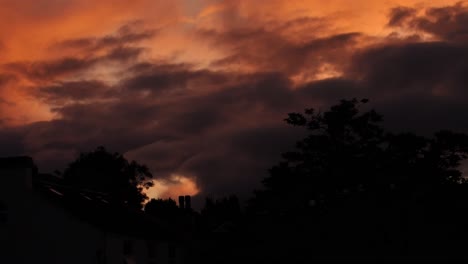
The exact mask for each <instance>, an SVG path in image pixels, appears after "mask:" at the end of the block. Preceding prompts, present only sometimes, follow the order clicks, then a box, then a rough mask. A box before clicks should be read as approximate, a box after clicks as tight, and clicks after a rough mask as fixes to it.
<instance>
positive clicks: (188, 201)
mask: <svg viewBox="0 0 468 264" xmlns="http://www.w3.org/2000/svg"><path fill="white" fill-rule="evenodd" d="M185 209H187V210H191V209H192V200H191V197H190V195H185Z"/></svg>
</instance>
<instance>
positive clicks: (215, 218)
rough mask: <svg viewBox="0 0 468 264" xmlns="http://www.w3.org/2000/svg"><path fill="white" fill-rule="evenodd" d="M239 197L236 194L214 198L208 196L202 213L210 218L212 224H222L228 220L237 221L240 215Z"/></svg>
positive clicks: (206, 217)
mask: <svg viewBox="0 0 468 264" xmlns="http://www.w3.org/2000/svg"><path fill="white" fill-rule="evenodd" d="M240 214H241V210H240V205H239V199H238V198H237V196H235V195H231V196H229V197H223V198H221V199H213V198H210V197H207V198H206V200H205V206H204V207H203V209H202V210H201V215H202V216H203V217H204V218H205V219H209V221H210V222H212V224H221V223H223V222H226V221H235V220H237V218H238V217H239V216H240Z"/></svg>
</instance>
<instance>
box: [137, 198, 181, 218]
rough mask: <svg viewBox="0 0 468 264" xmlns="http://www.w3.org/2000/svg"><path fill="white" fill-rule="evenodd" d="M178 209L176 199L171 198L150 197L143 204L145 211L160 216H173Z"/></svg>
mask: <svg viewBox="0 0 468 264" xmlns="http://www.w3.org/2000/svg"><path fill="white" fill-rule="evenodd" d="M178 210H179V208H178V207H177V204H176V201H174V200H172V199H171V198H169V199H166V200H164V199H151V200H150V201H149V202H148V203H146V205H145V213H147V214H150V215H153V216H157V217H161V218H173V217H175V216H176V215H177V214H178Z"/></svg>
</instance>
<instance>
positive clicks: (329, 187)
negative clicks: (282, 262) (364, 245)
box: [251, 99, 468, 213]
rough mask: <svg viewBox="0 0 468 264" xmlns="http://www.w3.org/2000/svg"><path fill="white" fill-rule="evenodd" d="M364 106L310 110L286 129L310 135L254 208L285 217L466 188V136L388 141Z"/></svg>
mask: <svg viewBox="0 0 468 264" xmlns="http://www.w3.org/2000/svg"><path fill="white" fill-rule="evenodd" d="M367 102H368V100H367V99H364V100H361V101H358V100H356V99H352V100H342V101H341V102H340V104H338V105H335V106H332V107H331V108H330V110H329V111H326V112H324V113H321V112H316V111H315V110H314V109H306V110H305V112H304V114H301V113H291V114H289V116H288V118H286V119H285V121H286V122H287V123H288V124H290V125H292V126H296V127H300V128H304V129H307V130H308V131H309V134H308V136H307V137H305V138H304V139H303V140H301V141H299V142H298V143H297V144H296V150H294V151H291V152H287V153H284V154H283V161H282V162H281V163H280V164H278V165H276V166H274V167H273V168H271V169H270V175H269V177H267V178H265V179H264V180H263V184H264V186H265V190H263V191H257V192H256V197H255V199H254V200H253V202H252V204H251V205H252V206H253V207H258V208H257V209H259V210H267V211H275V212H282V213H284V212H288V211H297V210H304V209H305V208H309V207H310V206H315V205H322V206H327V204H330V203H333V201H336V199H337V198H338V197H343V196H346V194H348V193H359V192H366V193H372V194H374V198H375V197H378V196H379V194H381V193H385V192H386V190H388V189H399V190H405V191H406V192H407V194H408V195H410V196H411V195H413V194H416V193H418V195H419V194H421V193H428V192H430V191H434V190H435V189H437V188H441V186H445V185H450V184H461V183H464V182H465V180H464V179H463V178H462V175H461V173H460V171H459V170H458V167H459V165H460V162H461V161H462V160H464V159H465V158H466V155H467V153H468V137H467V136H466V135H465V134H460V133H454V132H450V131H440V132H438V133H436V134H435V136H434V137H433V138H425V137H421V136H417V135H414V134H411V133H401V134H391V133H386V132H385V131H384V129H383V128H382V126H381V125H380V123H381V121H382V120H383V118H382V116H381V115H380V114H378V113H377V112H375V111H374V110H368V111H362V110H361V109H362V108H363V106H364V105H365V104H366V103H367Z"/></svg>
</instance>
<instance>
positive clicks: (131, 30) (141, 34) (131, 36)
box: [51, 21, 157, 52]
mask: <svg viewBox="0 0 468 264" xmlns="http://www.w3.org/2000/svg"><path fill="white" fill-rule="evenodd" d="M142 25H143V22H141V21H140V22H138V21H137V22H133V23H128V24H126V25H124V26H122V27H120V28H119V29H118V30H117V31H116V33H114V34H112V35H107V36H103V37H88V38H77V39H67V40H64V41H61V42H59V43H57V44H55V45H53V46H52V47H51V49H57V48H58V49H76V50H81V51H84V52H96V51H100V50H109V49H115V48H118V47H122V46H128V45H134V44H138V43H139V42H141V41H144V40H148V39H151V38H153V37H154V36H155V34H156V33H157V31H156V30H143V31H142V30H141V29H139V26H142Z"/></svg>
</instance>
